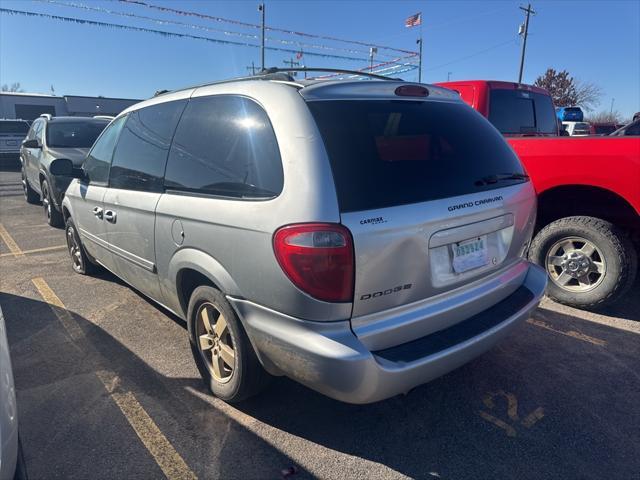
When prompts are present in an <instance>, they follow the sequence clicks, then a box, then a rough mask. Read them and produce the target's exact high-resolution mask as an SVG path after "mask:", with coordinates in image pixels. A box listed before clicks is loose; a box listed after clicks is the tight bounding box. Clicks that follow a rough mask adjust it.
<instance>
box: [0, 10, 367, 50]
mask: <svg viewBox="0 0 640 480" xmlns="http://www.w3.org/2000/svg"><path fill="white" fill-rule="evenodd" d="M0 13H5V14H8V15H22V16H29V17H40V18H48V19H51V20H59V21H63V22H69V23H76V24H81V25H91V26H98V27H107V28H115V29H120V30H129V31H137V32H144V33H153V34H157V35H162V36H164V37H172V38H187V39H193V40H201V41H206V42H210V43H217V44H221V45H234V46H240V47H251V48H259V47H260V46H259V45H254V44H252V43H242V42H236V41H233V40H222V39H219V38H210V37H202V36H199V35H192V34H189V33H175V32H168V31H166V30H156V29H153V28H146V27H134V26H130V25H121V24H117V23H109V22H100V21H95V20H87V19H83V18H76V17H65V16H61V15H51V14H47V13H40V12H31V11H25V10H15V9H10V8H0ZM265 49H266V50H271V51H277V52H286V53H293V54H296V53H298V52H299V50H297V49H291V48H279V47H265ZM305 54H306V55H309V56H314V57H321V58H334V59H340V60H352V61H356V62H363V61H364V62H367V61H368V58H362V57H350V56H346V55H334V54H329V53H317V52H305Z"/></svg>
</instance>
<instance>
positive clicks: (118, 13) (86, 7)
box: [33, 0, 416, 58]
mask: <svg viewBox="0 0 640 480" xmlns="http://www.w3.org/2000/svg"><path fill="white" fill-rule="evenodd" d="M33 1H37V2H41V3H48V4H51V5H57V6H61V7H68V8H75V9H80V10H85V11H93V12H100V13H106V14H108V15H115V16H120V17H125V18H136V19H140V20H145V21H150V22H153V23H156V24H158V25H176V26H179V27H183V28H190V29H193V30H201V31H206V32H214V33H220V34H222V35H224V36H234V37H241V38H250V39H252V40H259V39H260V35H258V34H253V33H246V32H236V31H230V30H225V29H222V28H214V27H207V26H204V25H195V24H191V23H186V22H180V21H177V20H166V19H160V18H154V17H148V16H146V15H139V14H135V13H130V12H121V11H115V10H111V9H108V8H104V7H99V6H95V5H86V4H82V3H75V2H65V1H59V0H33ZM265 39H266V40H267V41H269V42H273V43H279V44H281V45H296V46H298V47H299V48H300V52H299V54H300V53H302V51H303V50H307V51H308V50H309V49H315V50H328V51H339V52H346V53H352V54H363V55H367V54H368V53H369V52H367V51H365V50H358V49H353V48H344V47H335V46H328V45H322V44H310V43H304V42H300V41H296V40H286V39H280V38H273V37H265ZM415 55H416V54H415V53H414V55H407V56H406V58H410V57H411V56H415ZM379 56H384V57H388V58H395V57H397V54H395V55H391V54H388V53H387V54H384V53H381V54H380V55H379ZM400 58H405V57H400Z"/></svg>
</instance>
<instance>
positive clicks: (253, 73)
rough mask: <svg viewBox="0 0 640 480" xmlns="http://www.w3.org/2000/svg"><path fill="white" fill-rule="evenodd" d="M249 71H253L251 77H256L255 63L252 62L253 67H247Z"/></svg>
mask: <svg viewBox="0 0 640 480" xmlns="http://www.w3.org/2000/svg"><path fill="white" fill-rule="evenodd" d="M247 70H251V75H255V74H256V66H255V64H254V63H253V61H252V62H251V66H250V67H247Z"/></svg>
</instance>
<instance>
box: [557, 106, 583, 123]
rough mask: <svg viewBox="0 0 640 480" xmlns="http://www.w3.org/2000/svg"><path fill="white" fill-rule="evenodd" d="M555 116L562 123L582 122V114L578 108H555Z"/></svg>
mask: <svg viewBox="0 0 640 480" xmlns="http://www.w3.org/2000/svg"><path fill="white" fill-rule="evenodd" d="M556 115H557V116H558V118H559V119H560V121H562V122H582V121H584V112H583V111H582V109H581V108H580V107H557V108H556Z"/></svg>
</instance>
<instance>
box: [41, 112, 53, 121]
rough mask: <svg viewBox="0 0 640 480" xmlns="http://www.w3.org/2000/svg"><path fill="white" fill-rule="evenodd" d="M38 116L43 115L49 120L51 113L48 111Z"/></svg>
mask: <svg viewBox="0 0 640 480" xmlns="http://www.w3.org/2000/svg"><path fill="white" fill-rule="evenodd" d="M39 116H40V117H44V118H46V119H47V120H51V114H50V113H41V114H40V115H39Z"/></svg>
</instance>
